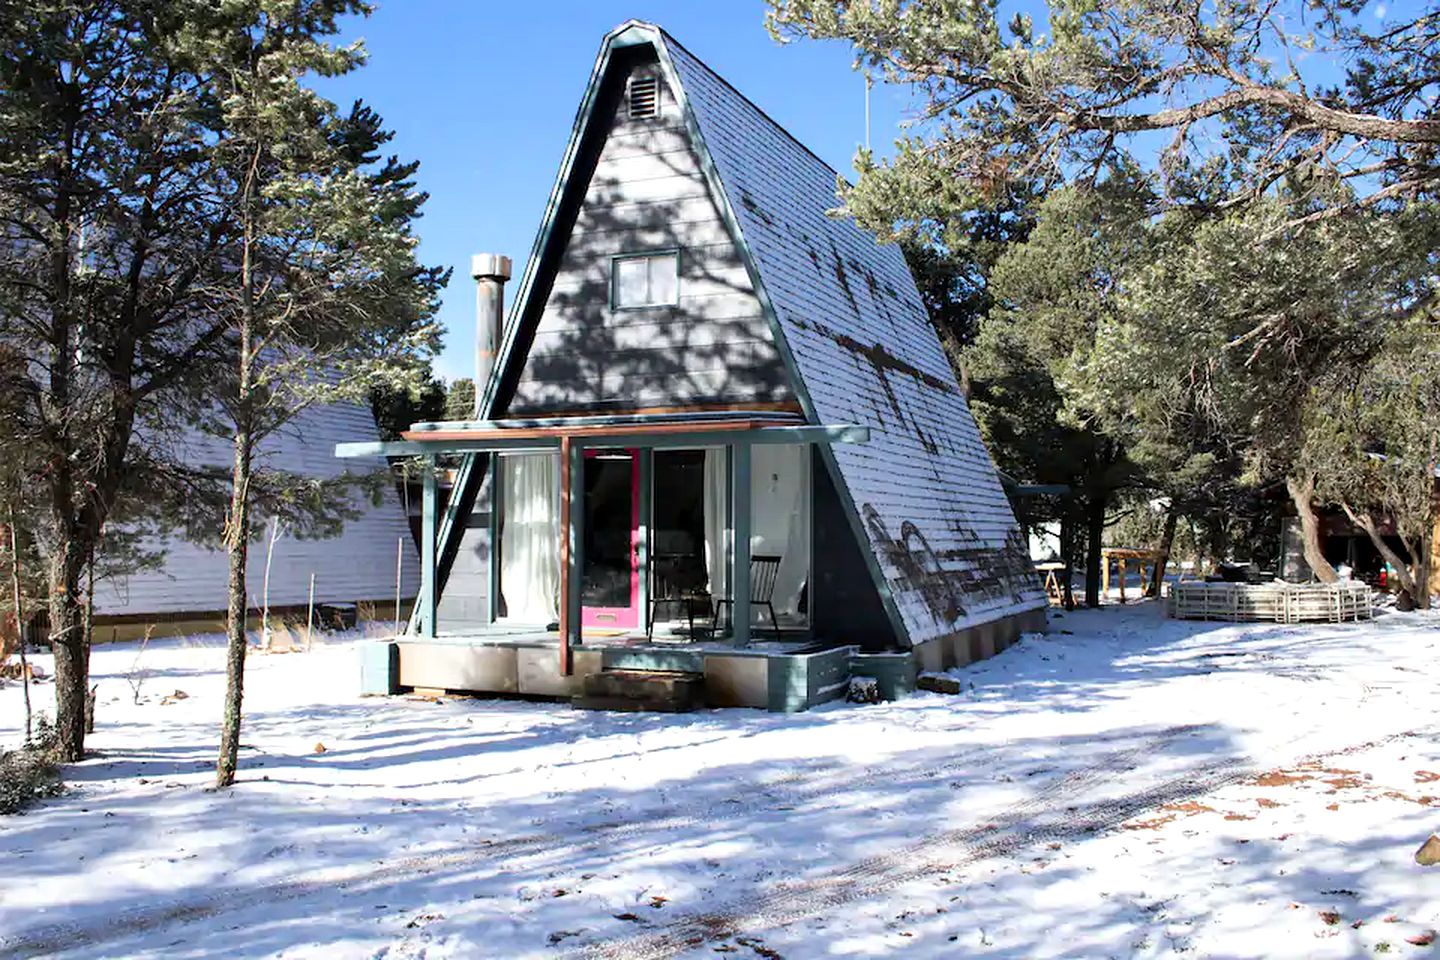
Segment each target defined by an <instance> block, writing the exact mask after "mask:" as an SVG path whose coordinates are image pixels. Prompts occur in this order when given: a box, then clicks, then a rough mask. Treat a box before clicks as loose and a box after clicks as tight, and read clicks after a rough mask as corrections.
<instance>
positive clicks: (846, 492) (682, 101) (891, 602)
mask: <svg viewBox="0 0 1440 960" xmlns="http://www.w3.org/2000/svg"><path fill="white" fill-rule="evenodd" d="M655 51H656V55H657V56H658V57H659V59H660V65H661V67H662V69H663V70H664V71H665V74H666V80H667V81H668V82H669V83H670V87H671V89H672V90H674V91H675V100H676V102H677V103H678V104H679V105H680V109H681V111H682V113H683V114H684V116H685V127H686V129H687V130H689V132H690V138H691V140H692V142H693V143H694V145H695V152H696V154H697V155H698V156H699V158H700V169H701V170H702V171H703V172H704V174H705V179H706V181H707V182H708V183H709V185H710V192H711V193H712V194H713V195H714V197H715V201H716V204H717V205H718V206H719V208H720V217H721V219H722V220H724V221H725V225H726V226H727V227H728V228H729V229H730V233H731V238H732V239H733V240H734V242H735V248H736V249H737V250H739V251H740V259H741V261H742V262H743V263H744V264H745V272H746V273H747V274H748V275H749V277H750V283H751V285H752V286H753V287H754V288H755V295H756V297H757V298H758V299H759V300H760V306H761V308H762V309H763V311H764V313H765V319H766V322H767V323H768V324H769V325H770V335H771V337H772V338H773V339H774V341H775V347H776V349H777V350H778V351H779V352H780V358H781V360H783V361H784V363H785V370H786V372H788V373H789V374H790V385H791V387H792V388H793V389H794V391H795V397H796V399H798V400H799V401H800V408H801V409H802V410H804V411H805V418H806V419H807V420H809V421H810V422H811V423H816V422H818V421H819V419H820V417H819V415H818V414H817V413H816V411H815V402H814V400H813V399H812V398H811V396H810V391H809V389H808V388H807V387H806V386H805V378H804V376H802V375H801V373H800V367H799V365H798V364H797V363H796V362H795V354H794V352H793V351H792V350H791V349H790V342H789V340H787V339H786V337H785V329H784V327H783V326H782V325H781V324H780V318H779V315H778V314H777V313H776V312H775V302H774V301H773V300H771V299H770V294H769V292H768V291H767V290H766V289H765V281H764V279H763V278H762V277H761V276H760V268H759V267H758V266H757V265H756V263H755V256H754V253H753V252H752V251H751V249H750V244H749V243H748V242H747V241H746V239H745V232H744V231H743V230H742V229H741V228H740V220H739V218H737V217H736V216H735V208H734V205H733V204H731V202H730V195H729V194H728V193H727V192H726V190H725V184H724V181H722V180H721V179H720V171H719V170H718V169H717V168H716V166H715V158H714V157H712V156H711V154H710V148H709V146H707V145H706V143H705V136H704V134H703V133H701V132H700V124H699V122H698V121H697V120H696V119H695V111H694V109H693V108H692V107H691V106H690V98H689V96H688V95H687V94H686V93H685V87H684V86H683V85H682V84H681V83H680V71H678V70H676V69H675V63H674V61H673V60H672V59H671V58H670V51H669V50H668V49H667V48H666V46H665V43H664V40H663V35H662V36H660V37H657V38H656V42H655ZM867 439H868V432H867ZM821 456H822V457H823V458H824V460H825V468H826V469H827V470H829V471H830V478H831V480H832V481H833V482H834V484H835V491H836V493H837V494H839V496H840V501H841V504H842V505H846V504H848V505H849V507H850V509H849V510H847V511H846V519H847V520H848V521H849V523H850V529H851V532H852V533H853V534H854V536H855V537H856V543H857V544H858V545H859V546H860V548H861V550H860V552H861V554H862V555H863V556H864V558H865V566H866V568H867V569H869V571H870V579H871V580H872V581H873V582H874V584H875V589H876V590H877V591H878V592H879V594H880V603H881V606H882V607H883V608H884V610H885V614H886V616H887V617H888V618H889V620H890V626H891V629H892V630H894V632H895V638H896V639H897V640H901V641H903V642H905V643H907V644H908V642H909V638H910V632H909V630H907V629H906V627H905V621H904V618H902V617H901V616H900V608H899V606H897V605H896V603H895V596H894V594H892V593H891V592H890V584H889V583H888V582H887V581H886V580H885V575H884V573H883V572H882V571H881V569H880V562H879V561H878V560H877V559H876V558H875V550H874V548H873V547H872V545H871V543H870V536H869V534H868V533H866V532H865V528H864V526H863V524H862V523H861V521H860V510H859V507H858V506H857V505H856V503H855V497H854V495H853V494H851V492H850V485H849V484H848V483H846V482H845V477H844V474H843V473H841V471H840V465H839V464H838V463H837V462H836V460H835V454H834V451H832V450H830V449H829V448H827V447H822V448H821Z"/></svg>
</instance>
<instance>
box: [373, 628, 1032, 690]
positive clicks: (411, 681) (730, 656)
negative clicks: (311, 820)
mask: <svg viewBox="0 0 1440 960" xmlns="http://www.w3.org/2000/svg"><path fill="white" fill-rule="evenodd" d="M1044 629H1045V610H1044V609H1037V610H1030V611H1026V612H1025V613H1022V614H1018V615H1016V616H1012V617H1007V618H1005V619H1003V620H997V621H994V622H991V623H985V624H979V625H977V626H974V627H970V628H967V629H965V630H961V631H957V632H956V633H954V634H951V635H948V636H945V637H937V638H936V639H934V640H931V641H928V642H926V643H924V644H922V645H921V646H920V647H918V648H917V649H915V650H912V651H903V650H896V651H888V652H870V651H865V652H862V651H861V649H860V648H859V647H855V646H841V647H829V648H820V649H817V648H815V647H806V646H804V645H803V644H792V645H789V646H781V645H778V644H770V645H762V646H756V647H751V648H733V647H726V646H723V645H716V644H695V645H689V646H661V645H658V644H634V643H631V644H625V645H613V646H604V645H601V644H596V645H594V646H590V645H586V646H581V647H579V648H577V649H575V650H574V651H573V663H574V670H573V671H572V673H571V675H570V676H562V675H561V673H560V657H559V650H558V648H557V646H556V644H555V642H554V641H553V640H550V641H547V640H545V639H527V638H523V637H493V638H487V637H485V636H477V637H473V638H471V637H446V638H441V639H436V640H421V639H418V638H404V639H401V640H399V641H397V642H393V643H389V642H387V643H384V644H379V643H370V644H365V645H363V647H362V650H361V657H362V689H363V691H364V692H366V693H380V692H396V691H398V690H402V689H407V688H410V689H413V688H417V687H418V688H423V689H427V690H452V691H456V692H463V693H479V694H495V695H499V696H528V697H545V698H551V699H557V700H569V699H571V698H573V697H577V696H581V695H582V694H584V692H585V687H584V684H585V677H586V676H589V675H593V674H598V673H602V672H606V671H668V672H674V673H688V674H698V675H703V677H704V691H705V694H704V695H705V704H706V705H707V706H710V707H751V708H754V709H758V710H769V711H771V712H775V713H792V712H795V711H799V710H806V709H808V708H810V707H813V706H815V705H817V704H820V703H825V702H826V701H829V700H834V699H838V698H841V697H844V696H845V693H846V688H847V685H848V683H849V680H850V678H851V677H852V676H865V677H874V678H875V680H876V681H877V683H878V685H879V688H880V695H881V697H882V698H883V699H886V700H894V699H898V698H900V697H903V696H906V695H908V694H909V693H911V692H913V691H914V690H915V683H916V677H917V675H918V674H919V673H921V672H929V671H940V670H946V669H949V668H950V667H955V666H963V665H965V664H967V663H971V662H973V661H975V660H980V659H983V658H985V657H989V656H993V655H995V654H996V653H999V652H1000V651H1002V650H1004V649H1005V648H1006V647H1008V646H1010V645H1011V644H1012V643H1014V642H1015V641H1016V640H1017V639H1018V638H1019V637H1020V635H1021V634H1022V633H1030V632H1040V631H1043V630H1044ZM381 647H385V648H387V649H389V650H393V653H386V654H384V655H382V654H381V653H380V652H379V648H381ZM386 670H389V671H391V672H390V673H389V674H388V675H386V674H385V671H386Z"/></svg>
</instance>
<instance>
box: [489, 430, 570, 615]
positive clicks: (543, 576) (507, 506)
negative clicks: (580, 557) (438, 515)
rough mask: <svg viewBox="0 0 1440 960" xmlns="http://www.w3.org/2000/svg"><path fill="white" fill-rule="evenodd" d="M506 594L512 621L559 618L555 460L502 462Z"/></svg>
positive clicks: (542, 456) (533, 456) (534, 456)
mask: <svg viewBox="0 0 1440 960" xmlns="http://www.w3.org/2000/svg"><path fill="white" fill-rule="evenodd" d="M500 479H501V504H500V510H501V524H502V525H501V533H500V591H501V593H503V594H504V596H505V605H506V619H509V620H513V621H516V622H518V623H537V624H544V623H552V622H554V621H555V620H557V619H558V618H559V594H560V462H559V458H558V457H557V456H556V455H555V454H550V453H529V454H523V455H519V456H511V457H501V458H500Z"/></svg>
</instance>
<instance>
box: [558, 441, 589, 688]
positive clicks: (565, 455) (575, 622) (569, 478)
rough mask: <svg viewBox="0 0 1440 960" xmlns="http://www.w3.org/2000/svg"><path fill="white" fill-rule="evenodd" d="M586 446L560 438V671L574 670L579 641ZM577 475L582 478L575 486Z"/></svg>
mask: <svg viewBox="0 0 1440 960" xmlns="http://www.w3.org/2000/svg"><path fill="white" fill-rule="evenodd" d="M584 469H585V449H584V447H583V445H581V444H578V443H575V442H573V440H572V438H571V437H570V436H569V435H564V436H561V438H560V675H561V676H564V677H568V676H570V675H571V673H572V672H573V671H574V660H573V657H572V655H571V653H572V651H571V648H572V647H577V646H579V645H580V571H581V569H582V564H583V563H584V550H583V549H582V546H581V545H582V543H583V542H584V540H583V537H584V530H583V524H584V516H585V488H584V482H583V478H584V473H583V470H584ZM577 475H578V476H579V477H580V478H581V483H580V485H579V489H578V490H577V487H576V477H577Z"/></svg>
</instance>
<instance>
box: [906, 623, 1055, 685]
mask: <svg viewBox="0 0 1440 960" xmlns="http://www.w3.org/2000/svg"><path fill="white" fill-rule="evenodd" d="M1045 626H1046V618H1045V608H1043V607H1041V608H1038V609H1035V610H1027V611H1025V612H1024V613H1018V614H1015V615H1014V616H1010V617H1005V618H1003V619H1001V620H992V621H991V622H989V623H981V624H977V625H976V626H973V627H966V628H965V629H964V630H957V631H955V632H954V633H951V634H947V635H945V636H943V637H936V638H935V639H933V640H927V641H925V642H924V643H922V644H920V645H919V646H918V647H916V648H915V649H914V650H913V651H912V653H913V655H914V663H915V666H916V668H917V669H918V670H919V671H920V672H921V673H931V672H938V671H941V670H949V669H950V668H951V667H963V666H965V665H966V664H967V663H974V662H975V661H977V660H984V659H985V658H986V657H993V656H994V655H995V654H997V653H1000V652H1001V651H1002V650H1004V649H1005V648H1006V647H1008V646H1010V645H1011V644H1013V643H1014V642H1015V641H1016V640H1018V639H1020V635H1021V634H1022V633H1043V632H1044V631H1045ZM912 689H913V686H912Z"/></svg>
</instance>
